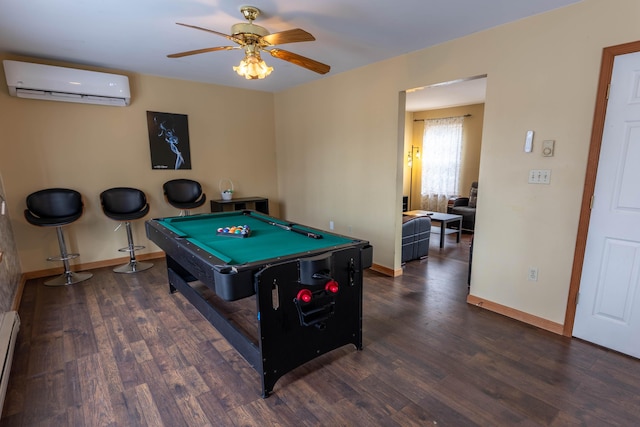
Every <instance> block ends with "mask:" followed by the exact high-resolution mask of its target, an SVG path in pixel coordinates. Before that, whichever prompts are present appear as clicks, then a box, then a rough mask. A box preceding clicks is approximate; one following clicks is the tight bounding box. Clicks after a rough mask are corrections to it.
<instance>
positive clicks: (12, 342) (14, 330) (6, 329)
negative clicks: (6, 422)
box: [0, 311, 20, 413]
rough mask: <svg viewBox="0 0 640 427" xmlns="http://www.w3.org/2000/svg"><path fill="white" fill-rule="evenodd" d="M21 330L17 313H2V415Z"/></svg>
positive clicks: (0, 406) (0, 331)
mask: <svg viewBox="0 0 640 427" xmlns="http://www.w3.org/2000/svg"><path fill="white" fill-rule="evenodd" d="M19 328H20V317H18V313H17V312H15V311H7V312H4V313H0V363H1V364H2V375H1V376H0V413H2V407H3V406H4V398H5V396H6V394H7V386H8V385H9V374H10V373H11V362H12V361H13V350H14V349H15V346H16V338H17V336H18V329H19Z"/></svg>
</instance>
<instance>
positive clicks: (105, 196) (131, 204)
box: [100, 187, 153, 273]
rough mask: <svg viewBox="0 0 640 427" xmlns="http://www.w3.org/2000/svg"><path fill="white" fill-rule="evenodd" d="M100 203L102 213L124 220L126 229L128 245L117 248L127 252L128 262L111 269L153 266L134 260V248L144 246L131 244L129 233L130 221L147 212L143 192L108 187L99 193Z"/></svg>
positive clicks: (122, 270)
mask: <svg viewBox="0 0 640 427" xmlns="http://www.w3.org/2000/svg"><path fill="white" fill-rule="evenodd" d="M100 203H101V204H102V210H103V211H104V214H105V215H106V216H108V217H109V218H111V219H114V220H116V221H122V222H124V225H125V228H126V230H127V240H128V243H129V245H128V246H127V247H126V248H122V249H118V251H120V252H129V262H128V263H127V264H125V265H121V266H120V267H116V268H114V269H113V271H115V272H116V273H136V272H138V271H144V270H147V269H149V268H151V267H153V264H152V263H150V262H138V261H137V260H136V250H139V249H144V246H135V245H134V244H133V235H132V234H131V223H130V221H132V220H134V219H140V218H142V217H143V216H145V215H146V214H148V213H149V204H148V203H147V197H146V196H145V194H144V193H143V192H142V191H140V190H138V189H136V188H129V187H116V188H110V189H108V190H105V191H103V192H102V193H101V194H100ZM118 228H120V226H118ZM116 230H117V228H116Z"/></svg>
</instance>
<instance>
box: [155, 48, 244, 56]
mask: <svg viewBox="0 0 640 427" xmlns="http://www.w3.org/2000/svg"><path fill="white" fill-rule="evenodd" d="M232 49H240V48H239V47H237V46H219V47H207V48H204V49H196V50H189V51H187V52H180V53H172V54H171V55H167V58H182V57H183V56H189V55H198V54H199V53H207V52H215V51H218V50H232Z"/></svg>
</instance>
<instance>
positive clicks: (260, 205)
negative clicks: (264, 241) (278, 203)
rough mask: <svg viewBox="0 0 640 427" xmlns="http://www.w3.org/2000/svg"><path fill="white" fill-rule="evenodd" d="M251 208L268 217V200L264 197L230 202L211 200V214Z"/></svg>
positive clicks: (242, 198)
mask: <svg viewBox="0 0 640 427" xmlns="http://www.w3.org/2000/svg"><path fill="white" fill-rule="evenodd" d="M247 205H249V207H247ZM251 208H253V210H255V211H258V212H262V213H263V214H267V215H269V199H267V198H264V197H238V198H237V199H231V200H222V199H218V200H211V212H224V211H225V210H226V211H241V210H243V209H251Z"/></svg>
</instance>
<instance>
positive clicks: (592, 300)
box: [573, 52, 640, 357]
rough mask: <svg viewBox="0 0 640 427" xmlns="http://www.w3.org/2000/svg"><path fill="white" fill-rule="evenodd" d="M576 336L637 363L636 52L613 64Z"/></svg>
mask: <svg viewBox="0 0 640 427" xmlns="http://www.w3.org/2000/svg"><path fill="white" fill-rule="evenodd" d="M573 335H574V336H576V337H578V338H582V339H585V340H587V341H590V342H593V343H596V344H599V345H602V346H604V347H607V348H611V349H614V350H617V351H620V352H622V353H625V354H629V355H631V356H634V357H640V52H639V53H629V54H626V55H618V56H616V57H615V59H614V65H613V75H612V78H611V87H610V91H609V100H608V103H607V112H606V118H605V124H604V132H603V136H602V146H601V151H600V159H599V163H598V173H597V177H596V184H595V191H594V199H593V206H592V210H591V218H590V222H589V232H588V234H587V243H586V249H585V256H584V263H583V268H582V277H581V280H580V291H579V294H578V305H577V307H576V315H575V323H574V327H573Z"/></svg>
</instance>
